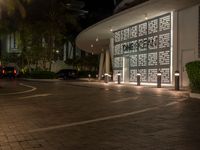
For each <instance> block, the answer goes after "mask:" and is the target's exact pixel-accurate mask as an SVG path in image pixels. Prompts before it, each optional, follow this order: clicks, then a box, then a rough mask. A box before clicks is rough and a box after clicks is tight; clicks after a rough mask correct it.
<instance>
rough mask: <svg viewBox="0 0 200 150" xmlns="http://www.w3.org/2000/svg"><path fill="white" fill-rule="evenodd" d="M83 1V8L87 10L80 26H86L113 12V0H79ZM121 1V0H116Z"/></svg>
mask: <svg viewBox="0 0 200 150" xmlns="http://www.w3.org/2000/svg"><path fill="white" fill-rule="evenodd" d="M80 1H84V2H85V7H84V8H83V9H84V10H87V11H88V14H87V15H86V17H85V18H84V19H83V20H82V23H81V24H82V26H83V27H84V28H85V27H88V26H90V25H92V24H94V23H96V22H98V21H100V20H102V19H104V18H106V17H109V16H111V15H112V14H113V10H114V8H115V7H114V2H113V0H80ZM118 1H121V0H118Z"/></svg>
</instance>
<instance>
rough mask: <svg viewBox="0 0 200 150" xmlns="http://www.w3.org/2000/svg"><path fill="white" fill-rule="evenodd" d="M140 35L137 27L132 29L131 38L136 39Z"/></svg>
mask: <svg viewBox="0 0 200 150" xmlns="http://www.w3.org/2000/svg"><path fill="white" fill-rule="evenodd" d="M137 33H138V28H137V26H132V27H130V38H136V37H137Z"/></svg>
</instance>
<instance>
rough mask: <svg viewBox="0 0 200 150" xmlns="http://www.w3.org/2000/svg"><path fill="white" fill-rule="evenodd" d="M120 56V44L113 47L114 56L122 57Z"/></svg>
mask: <svg viewBox="0 0 200 150" xmlns="http://www.w3.org/2000/svg"><path fill="white" fill-rule="evenodd" d="M122 54H123V50H122V49H121V45H120V44H117V45H115V50H114V55H122Z"/></svg>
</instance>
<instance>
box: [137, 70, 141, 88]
mask: <svg viewBox="0 0 200 150" xmlns="http://www.w3.org/2000/svg"><path fill="white" fill-rule="evenodd" d="M140 76H141V74H140V73H137V86H140Z"/></svg>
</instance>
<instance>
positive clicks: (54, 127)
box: [27, 107, 159, 133]
mask: <svg viewBox="0 0 200 150" xmlns="http://www.w3.org/2000/svg"><path fill="white" fill-rule="evenodd" d="M158 108H159V107H151V108H146V109H142V110H138V111H133V112H129V113H123V114H119V115H113V116H107V117H102V118H97V119H92V120H86V121H80V122H74V123H69V124H63V125H57V126H51V127H46V128H39V129H33V130H28V131H27V132H28V133H33V132H44V131H50V130H55V129H60V128H67V127H73V126H80V125H85V124H90V123H95V122H100V121H106V120H112V119H117V118H124V117H127V116H133V115H136V114H140V113H144V112H148V111H151V110H155V109H158Z"/></svg>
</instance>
